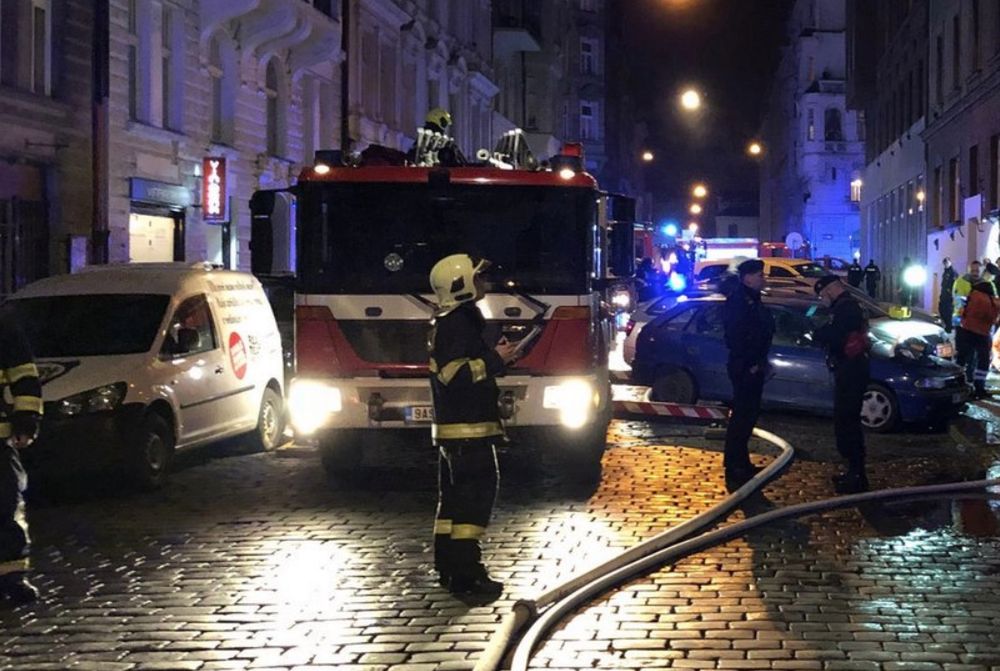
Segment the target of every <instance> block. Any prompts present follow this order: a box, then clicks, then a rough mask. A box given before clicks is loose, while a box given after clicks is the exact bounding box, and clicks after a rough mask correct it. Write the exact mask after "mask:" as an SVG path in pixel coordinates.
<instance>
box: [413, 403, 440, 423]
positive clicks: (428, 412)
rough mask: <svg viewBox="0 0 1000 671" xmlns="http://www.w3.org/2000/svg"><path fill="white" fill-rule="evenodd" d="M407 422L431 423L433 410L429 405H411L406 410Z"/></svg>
mask: <svg viewBox="0 0 1000 671" xmlns="http://www.w3.org/2000/svg"><path fill="white" fill-rule="evenodd" d="M406 421H407V422H433V421H434V408H433V407H431V406H429V405H411V406H410V407H408V408H407V409H406Z"/></svg>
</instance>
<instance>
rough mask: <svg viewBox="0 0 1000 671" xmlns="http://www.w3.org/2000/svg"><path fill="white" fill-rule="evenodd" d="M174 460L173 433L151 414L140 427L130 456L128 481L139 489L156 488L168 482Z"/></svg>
mask: <svg viewBox="0 0 1000 671" xmlns="http://www.w3.org/2000/svg"><path fill="white" fill-rule="evenodd" d="M173 458H174V432H173V429H172V428H171V427H170V425H169V424H168V423H167V420H165V419H164V418H163V417H161V416H160V415H157V414H155V413H150V414H148V415H146V416H145V418H143V420H142V424H141V425H140V427H139V435H138V440H137V441H136V444H135V449H133V450H132V452H131V454H130V463H129V464H128V466H129V471H130V475H131V479H132V481H133V482H135V484H136V485H138V486H139V487H141V488H142V489H159V488H160V487H162V486H163V485H164V484H166V482H167V474H168V473H169V472H170V462H171V461H173Z"/></svg>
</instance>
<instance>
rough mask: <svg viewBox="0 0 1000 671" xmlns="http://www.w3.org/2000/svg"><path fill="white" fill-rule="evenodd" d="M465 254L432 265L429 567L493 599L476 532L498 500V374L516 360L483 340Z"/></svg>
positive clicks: (473, 272) (457, 590)
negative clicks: (433, 499) (434, 495)
mask: <svg viewBox="0 0 1000 671" xmlns="http://www.w3.org/2000/svg"><path fill="white" fill-rule="evenodd" d="M487 265H488V262H486V261H480V262H479V264H474V263H473V261H472V259H471V258H470V257H469V256H468V255H467V254H454V255H452V256H447V257H445V258H443V259H441V260H440V261H438V262H437V263H436V264H435V265H434V267H433V268H432V269H431V275H430V282H431V287H433V289H434V293H435V295H436V296H437V302H438V310H437V312H436V313H435V315H434V320H433V321H432V328H431V334H430V340H429V343H428V345H429V349H430V374H431V391H432V394H433V400H434V424H433V427H432V432H433V436H434V444H435V446H437V448H438V473H439V474H438V509H437V517H436V519H435V521H434V567H435V569H437V571H438V575H439V577H440V581H441V584H442V585H444V586H446V587H447V588H448V589H449V591H451V592H452V593H453V594H458V595H462V594H467V595H475V596H484V597H489V598H496V597H497V596H499V595H500V592H501V591H502V589H503V585H502V584H501V583H500V582H497V581H495V580H493V579H492V578H490V576H489V574H488V573H487V571H486V567H485V566H484V565H483V563H482V551H481V548H480V546H479V539H480V537H481V536H482V535H483V532H484V531H485V530H486V525H487V524H488V523H489V521H490V515H491V514H492V512H493V502H494V501H495V499H496V493H497V486H498V483H499V477H500V476H499V472H498V468H497V459H496V445H497V443H498V442H500V441H502V440H503V439H504V434H503V427H502V426H501V424H500V413H499V408H498V406H497V401H498V397H499V389H498V388H497V384H496V375H497V374H498V373H500V372H501V371H503V369H504V367H505V366H506V365H507V364H508V363H510V362H511V361H513V360H514V358H515V356H516V347H515V345H513V344H511V343H507V342H506V341H501V342H500V344H498V345H497V346H496V347H495V348H494V347H491V346H490V345H488V344H487V343H486V341H485V340H484V339H483V330H484V328H485V326H486V321H485V319H484V318H483V315H482V313H481V312H480V311H479V308H478V307H477V306H476V300H478V299H479V298H481V297H482V295H483V291H482V287H481V284H480V280H479V273H480V272H482V271H483V270H484V269H485V267H486V266H487Z"/></svg>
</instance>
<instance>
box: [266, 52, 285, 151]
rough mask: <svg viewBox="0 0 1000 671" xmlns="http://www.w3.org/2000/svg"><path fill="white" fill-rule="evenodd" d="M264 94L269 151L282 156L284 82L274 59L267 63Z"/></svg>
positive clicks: (283, 147)
mask: <svg viewBox="0 0 1000 671" xmlns="http://www.w3.org/2000/svg"><path fill="white" fill-rule="evenodd" d="M264 95H265V96H266V97H267V153H268V154H270V155H271V156H281V155H282V154H283V153H284V149H285V146H284V144H285V142H284V140H285V132H284V128H285V118H284V114H285V104H284V103H285V100H284V97H285V96H284V82H283V81H282V78H281V76H280V74H279V73H278V65H277V62H276V61H274V60H271V61H270V62H268V64H267V71H266V73H265V75H264Z"/></svg>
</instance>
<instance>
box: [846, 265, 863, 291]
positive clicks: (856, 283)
mask: <svg viewBox="0 0 1000 671" xmlns="http://www.w3.org/2000/svg"><path fill="white" fill-rule="evenodd" d="M864 278H865V269H864V268H862V267H861V264H860V263H857V262H854V263H852V264H851V265H850V266H848V267H847V283H848V284H850V285H851V286H852V287H860V286H861V280H863V279H864Z"/></svg>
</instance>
